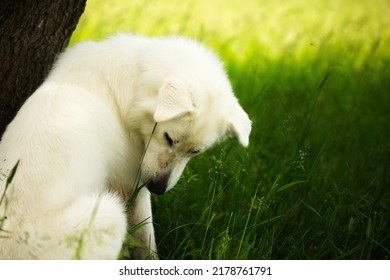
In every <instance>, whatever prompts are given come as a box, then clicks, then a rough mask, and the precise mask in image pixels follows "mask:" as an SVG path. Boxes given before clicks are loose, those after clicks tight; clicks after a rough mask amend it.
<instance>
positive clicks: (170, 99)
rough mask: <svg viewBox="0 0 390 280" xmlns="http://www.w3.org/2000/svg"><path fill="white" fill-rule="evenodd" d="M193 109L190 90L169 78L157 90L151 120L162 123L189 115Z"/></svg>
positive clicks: (176, 80) (181, 83)
mask: <svg viewBox="0 0 390 280" xmlns="http://www.w3.org/2000/svg"><path fill="white" fill-rule="evenodd" d="M194 109H195V107H194V105H193V101H192V95H191V91H190V89H189V88H188V87H186V86H185V85H184V83H183V82H181V81H179V80H178V79H174V78H170V79H167V80H165V81H164V83H163V85H162V86H161V87H160V89H159V92H158V101H157V108H156V111H155V112H154V115H153V118H154V120H155V121H156V122H164V121H168V120H172V119H174V118H178V117H181V116H184V115H185V114H188V113H191V112H193V111H194Z"/></svg>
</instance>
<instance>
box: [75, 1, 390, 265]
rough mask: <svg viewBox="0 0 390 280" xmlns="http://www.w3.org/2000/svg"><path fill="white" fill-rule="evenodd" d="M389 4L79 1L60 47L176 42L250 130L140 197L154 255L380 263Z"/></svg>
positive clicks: (386, 167) (389, 145)
mask: <svg viewBox="0 0 390 280" xmlns="http://www.w3.org/2000/svg"><path fill="white" fill-rule="evenodd" d="M389 14H390V3H389V2H388V1H386V0H373V1H364V0H362V1H352V0H346V1H337V0H328V1H305V0H293V1H287V0H282V1H265V0H264V1H255V0H249V1H244V2H243V1H238V0H230V1H222V0H213V1H209V0H199V1H178V0H169V1H167V0H164V1H130V2H129V1H124V0H115V1H110V2H108V1H101V0H94V1H89V2H88V4H87V10H86V12H85V14H84V15H83V17H82V20H81V21H80V24H79V26H78V29H77V30H76V32H75V33H74V36H73V38H72V44H73V43H75V42H78V41H80V40H84V39H90V38H92V39H100V38H102V37H105V36H107V35H109V34H112V33H114V32H118V31H130V32H135V33H140V34H145V35H166V34H180V35H185V36H190V37H194V38H197V39H199V40H200V41H202V42H204V43H205V44H207V45H208V46H210V47H211V48H213V49H215V50H216V51H217V52H218V53H220V54H221V56H222V58H223V60H224V61H225V62H226V67H227V72H228V74H229V77H230V79H231V81H232V84H233V87H234V90H235V92H236V94H237V96H238V97H239V99H240V102H241V104H242V105H243V107H244V108H245V109H246V111H247V112H248V113H249V115H250V117H251V119H252V120H253V132H252V135H251V143H250V147H249V148H248V149H243V148H240V147H238V145H237V143H236V141H234V140H229V141H227V142H225V143H224V144H222V145H220V146H218V147H215V148H214V149H212V150H211V151H209V152H208V153H206V154H204V155H202V156H199V157H198V158H195V159H194V160H192V162H190V164H189V165H188V167H187V168H186V170H185V172H184V174H183V177H182V179H181V180H180V182H179V183H178V185H177V186H176V187H175V188H174V189H173V190H172V191H170V192H169V193H167V194H165V195H164V196H162V197H153V204H154V205H153V206H154V212H155V213H154V222H155V229H156V235H157V236H156V237H157V238H156V239H157V242H158V249H159V255H160V257H161V258H163V259H388V258H390V236H389V232H390V214H389V207H390V182H389V181H390V179H389V178H390V141H389V139H390V119H389V118H390V115H389V112H388V110H389V108H390V69H389V59H390V51H389V49H388V46H389V45H390V17H389V16H388V15H389Z"/></svg>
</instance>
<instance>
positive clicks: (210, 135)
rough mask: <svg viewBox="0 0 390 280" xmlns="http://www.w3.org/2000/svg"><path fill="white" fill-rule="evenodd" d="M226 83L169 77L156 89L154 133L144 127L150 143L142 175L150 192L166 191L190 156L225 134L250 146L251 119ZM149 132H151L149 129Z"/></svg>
mask: <svg viewBox="0 0 390 280" xmlns="http://www.w3.org/2000/svg"><path fill="white" fill-rule="evenodd" d="M224 83H225V86H224V87H222V88H218V84H217V85H216V86H217V87H211V88H210V87H205V85H201V86H199V83H197V84H192V85H191V84H190V83H188V80H187V81H186V80H185V79H180V78H167V79H165V80H164V82H163V83H162V85H161V86H160V88H159V90H158V95H157V103H156V106H155V109H154V113H153V122H154V123H157V125H156V126H155V129H154V131H153V135H152V136H151V131H150V126H149V131H144V132H143V135H144V142H145V147H146V153H145V157H144V159H143V163H142V172H141V180H142V182H144V183H145V184H147V186H148V189H149V191H150V192H152V193H156V194H163V193H165V192H166V191H167V190H169V189H171V188H172V187H173V186H174V185H175V184H176V183H177V181H178V180H179V177H180V175H181V174H182V172H183V169H184V167H185V165H186V164H187V162H188V160H189V159H190V158H192V157H194V156H196V155H198V154H200V153H202V152H204V151H205V150H207V149H208V148H210V147H211V146H212V145H213V144H215V143H217V142H219V141H221V140H223V139H224V138H225V137H227V136H235V137H236V138H237V139H238V141H239V142H240V144H241V145H242V146H244V147H246V146H247V145H248V143H249V134H250V131H251V121H250V120H249V118H248V115H247V114H246V113H245V112H244V110H243V109H242V108H241V106H240V105H239V103H238V101H237V99H236V98H235V96H234V95H233V93H232V90H231V87H230V84H229V83H228V81H227V78H226V81H224ZM148 132H149V133H148Z"/></svg>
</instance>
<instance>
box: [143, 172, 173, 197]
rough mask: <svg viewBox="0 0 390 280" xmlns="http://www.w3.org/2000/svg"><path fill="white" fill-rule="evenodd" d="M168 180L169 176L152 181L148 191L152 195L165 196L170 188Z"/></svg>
mask: <svg viewBox="0 0 390 280" xmlns="http://www.w3.org/2000/svg"><path fill="white" fill-rule="evenodd" d="M168 179H169V176H164V177H161V178H158V179H156V180H152V181H150V183H149V184H148V190H149V191H150V192H151V193H155V194H158V195H162V194H164V193H165V191H166V190H167V187H168Z"/></svg>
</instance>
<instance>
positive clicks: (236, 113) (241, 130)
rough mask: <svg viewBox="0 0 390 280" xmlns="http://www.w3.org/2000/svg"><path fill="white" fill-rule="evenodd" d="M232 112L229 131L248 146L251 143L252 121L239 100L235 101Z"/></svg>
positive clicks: (243, 144)
mask: <svg viewBox="0 0 390 280" xmlns="http://www.w3.org/2000/svg"><path fill="white" fill-rule="evenodd" d="M230 113H231V114H230V115H229V128H228V129H229V133H230V134H233V135H234V136H235V137H236V138H237V139H238V141H239V142H240V144H241V145H242V146H244V147H247V146H248V144H249V134H250V133H251V130H252V122H251V120H250V119H249V117H248V115H247V113H245V111H244V110H243V109H242V108H241V106H240V105H239V104H238V102H236V103H234V105H233V106H232V110H231V112H230Z"/></svg>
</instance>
